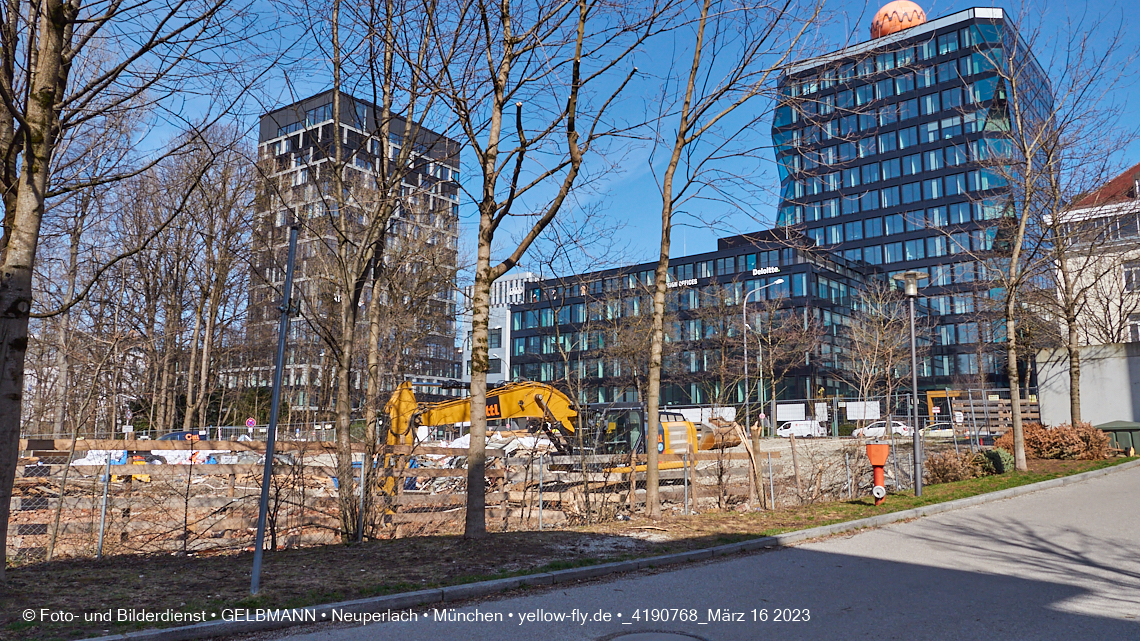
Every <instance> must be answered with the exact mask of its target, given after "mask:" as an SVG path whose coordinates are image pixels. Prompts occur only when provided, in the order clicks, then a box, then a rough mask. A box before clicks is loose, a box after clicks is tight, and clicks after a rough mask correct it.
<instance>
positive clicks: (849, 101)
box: [835, 89, 854, 109]
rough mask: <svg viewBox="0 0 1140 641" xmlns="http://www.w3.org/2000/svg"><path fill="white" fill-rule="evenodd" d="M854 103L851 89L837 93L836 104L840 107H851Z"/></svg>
mask: <svg viewBox="0 0 1140 641" xmlns="http://www.w3.org/2000/svg"><path fill="white" fill-rule="evenodd" d="M853 105H854V102H853V96H852V94H851V90H850V89H847V90H846V91H840V92H839V93H837V94H835V106H837V107H839V108H840V109H850V108H851V107H852V106H853Z"/></svg>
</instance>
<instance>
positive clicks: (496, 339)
mask: <svg viewBox="0 0 1140 641" xmlns="http://www.w3.org/2000/svg"><path fill="white" fill-rule="evenodd" d="M488 340H489V341H490V345H489V348H490V349H499V348H500V347H502V346H503V328H502V327H496V328H495V329H492V330H491V331H490V333H489V335H488ZM494 373H496V374H498V372H494Z"/></svg>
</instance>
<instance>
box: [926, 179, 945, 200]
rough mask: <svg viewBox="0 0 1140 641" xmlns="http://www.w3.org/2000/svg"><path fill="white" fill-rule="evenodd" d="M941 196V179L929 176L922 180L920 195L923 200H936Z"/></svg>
mask: <svg viewBox="0 0 1140 641" xmlns="http://www.w3.org/2000/svg"><path fill="white" fill-rule="evenodd" d="M942 196H943V193H942V179H941V178H931V179H930V180H924V181H922V197H923V198H924V199H925V200H937V199H939V198H941V197H942Z"/></svg>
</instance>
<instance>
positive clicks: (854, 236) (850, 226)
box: [843, 220, 863, 240]
mask: <svg viewBox="0 0 1140 641" xmlns="http://www.w3.org/2000/svg"><path fill="white" fill-rule="evenodd" d="M843 232H844V235H845V236H846V238H847V240H862V239H863V223H862V222H860V221H858V220H856V221H854V222H850V223H846V224H845V225H844V230H843Z"/></svg>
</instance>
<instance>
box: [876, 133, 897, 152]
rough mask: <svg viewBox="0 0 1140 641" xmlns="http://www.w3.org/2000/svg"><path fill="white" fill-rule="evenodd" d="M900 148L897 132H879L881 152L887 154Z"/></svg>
mask: <svg viewBox="0 0 1140 641" xmlns="http://www.w3.org/2000/svg"><path fill="white" fill-rule="evenodd" d="M896 149H898V140H897V139H896V138H895V132H893V131H888V132H887V133H885V134H879V153H880V154H885V153H889V152H892V151H894V150H896Z"/></svg>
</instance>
